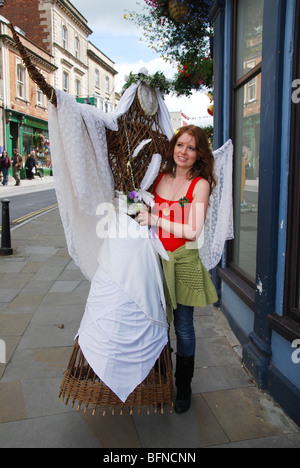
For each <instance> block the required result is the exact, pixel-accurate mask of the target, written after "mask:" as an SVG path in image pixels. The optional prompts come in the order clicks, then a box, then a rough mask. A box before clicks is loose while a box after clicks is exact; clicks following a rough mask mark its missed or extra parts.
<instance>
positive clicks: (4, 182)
mask: <svg viewBox="0 0 300 468" xmlns="http://www.w3.org/2000/svg"><path fill="white" fill-rule="evenodd" d="M7 173H8V169H2V174H3V182H2V184H3V185H7Z"/></svg>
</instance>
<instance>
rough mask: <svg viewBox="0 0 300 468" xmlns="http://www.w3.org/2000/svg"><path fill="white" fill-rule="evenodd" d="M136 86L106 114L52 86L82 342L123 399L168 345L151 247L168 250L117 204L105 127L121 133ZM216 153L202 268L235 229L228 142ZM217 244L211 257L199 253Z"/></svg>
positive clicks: (60, 193) (53, 130) (59, 189)
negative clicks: (81, 279)
mask: <svg viewBox="0 0 300 468" xmlns="http://www.w3.org/2000/svg"><path fill="white" fill-rule="evenodd" d="M138 85H139V84H133V85H131V87H130V88H129V89H128V90H127V91H126V92H125V93H124V95H123V97H122V99H121V101H120V103H119V105H118V107H117V109H116V111H115V112H113V113H110V114H105V113H103V112H102V111H100V110H99V109H97V108H95V107H93V106H89V105H85V104H78V103H77V102H76V101H75V99H74V98H73V97H72V96H70V95H68V94H67V93H64V92H62V91H60V90H56V95H57V108H56V107H54V106H53V105H51V104H49V133H50V144H51V157H52V164H53V175H54V181H55V189H56V194H57V200H58V205H59V210H60V215H61V219H62V223H63V227H64V232H65V236H66V241H67V246H68V250H69V254H70V256H71V257H72V258H73V260H74V262H75V263H76V265H77V266H78V267H79V268H80V270H81V271H82V273H83V274H84V275H85V276H86V278H87V279H88V280H89V281H91V288H90V293H89V296H88V299H87V303H86V307H85V313H84V316H83V319H82V322H81V324H80V328H79V331H78V337H79V338H78V339H79V345H80V348H81V350H82V352H83V354H84V356H85V358H86V360H87V361H88V363H89V365H90V366H91V367H92V369H93V370H94V372H95V373H96V374H97V375H98V377H99V378H100V379H101V380H102V381H103V382H104V383H105V384H106V385H107V386H108V387H109V388H110V389H111V390H112V391H113V392H114V393H115V394H116V395H117V396H118V397H119V398H120V400H122V401H123V402H125V401H126V399H127V397H128V396H129V395H130V393H131V392H132V391H133V390H134V389H135V388H136V386H137V385H139V384H140V383H141V382H142V381H143V380H144V378H145V377H146V376H147V375H148V373H149V372H150V370H151V368H152V367H153V365H154V364H155V362H156V360H157V359H158V357H159V356H160V354H161V351H162V349H163V348H164V346H165V345H166V344H167V341H168V324H167V319H166V304H165V299H164V294H163V278H162V270H161V265H160V262H159V256H158V253H157V252H159V253H160V254H161V255H164V254H165V252H162V251H161V248H162V246H161V245H158V243H157V239H156V240H154V239H153V238H152V236H151V230H149V229H148V228H147V227H145V226H144V227H141V226H139V225H138V224H137V223H136V222H135V221H134V220H132V219H131V218H130V217H129V216H127V214H126V213H124V211H123V210H122V209H119V208H118V207H116V204H115V202H114V197H115V194H114V182H113V176H112V172H111V169H110V165H109V162H108V151H107V142H106V132H105V129H106V128H110V129H111V130H114V131H117V130H118V123H117V119H118V118H119V117H120V116H121V115H123V114H125V113H126V112H127V111H128V109H129V107H130V106H131V104H132V102H133V99H134V97H135V94H136V91H137V87H138ZM157 97H158V101H159V109H158V117H159V124H160V127H161V129H162V131H163V132H164V133H165V134H166V136H167V137H168V138H169V139H171V138H172V136H173V133H174V132H173V129H172V126H171V121H170V117H169V112H168V110H167V108H166V105H165V103H164V101H163V99H162V96H161V94H160V93H159V92H158V91H157ZM217 156H218V157H217V158H216V161H219V164H217V167H218V172H219V177H217V179H218V180H219V181H220V183H221V184H222V185H220V187H222V188H221V191H220V193H218V195H217V197H216V198H215V199H213V200H212V202H213V203H211V206H210V211H211V213H212V216H211V218H210V215H209V216H208V219H212V221H209V223H208V227H207V233H208V235H205V236H204V237H205V239H204V246H203V248H202V255H203V258H204V259H205V261H204V265H205V266H206V267H207V269H210V267H211V265H213V266H215V264H216V262H217V259H218V258H219V259H220V257H221V255H222V251H223V247H224V242H225V240H226V239H227V238H230V236H231V234H232V205H231V208H230V199H231V192H230V190H231V185H230V183H229V179H230V178H231V175H230V177H228V176H229V172H230V170H231V169H230V168H231V166H230V165H231V164H232V161H231V158H232V143H231V142H230V141H229V142H227V144H226V145H224V147H223V149H220V152H219V154H218V155H217ZM224 164H225V166H226V168H224V167H223V165H224ZM217 176H218V174H217ZM223 176H224V177H223ZM228 190H229V192H230V193H229V195H228ZM224 191H226V197H225V198H224ZM222 200H223V201H224V203H225V204H228V203H229V208H228V206H227V205H226V210H227V211H226V213H225V215H224V216H225V221H224V222H221V223H220V218H217V217H216V215H215V213H216V212H217V208H218V206H219V205H220V203H221V201H222ZM225 200H226V201H225ZM221 216H222V214H221ZM220 226H222V234H220V233H219V234H218V235H217V240H214V239H216V238H215V236H214V229H216V228H218V229H219V227H220ZM213 240H214V241H213ZM212 241H213V242H212ZM222 242H223V244H222ZM214 245H215V246H216V253H215V254H213V255H212V254H211V253H210V254H209V255H207V254H205V252H207V249H210V248H211V247H212V246H214ZM199 253H201V249H200V250H199ZM201 258H202V257H201ZM217 263H218V262H217Z"/></svg>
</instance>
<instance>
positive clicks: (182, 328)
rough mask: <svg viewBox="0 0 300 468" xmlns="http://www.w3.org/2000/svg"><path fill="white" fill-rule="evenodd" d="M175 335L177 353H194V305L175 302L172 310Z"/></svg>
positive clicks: (191, 354) (183, 355) (180, 354)
mask: <svg viewBox="0 0 300 468" xmlns="http://www.w3.org/2000/svg"><path fill="white" fill-rule="evenodd" d="M173 315H174V327H175V333H176V337H177V354H178V355H179V356H182V357H190V356H194V355H195V350H196V337H195V329H194V307H191V306H185V305H181V304H177V309H175V310H174V311H173Z"/></svg>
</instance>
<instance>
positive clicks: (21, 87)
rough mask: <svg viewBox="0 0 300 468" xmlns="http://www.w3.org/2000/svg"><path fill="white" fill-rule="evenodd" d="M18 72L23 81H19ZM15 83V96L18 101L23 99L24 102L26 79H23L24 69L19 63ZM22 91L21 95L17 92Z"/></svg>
mask: <svg viewBox="0 0 300 468" xmlns="http://www.w3.org/2000/svg"><path fill="white" fill-rule="evenodd" d="M19 70H20V71H21V72H22V75H23V76H22V78H23V81H21V80H20V79H19ZM16 72H17V76H16V78H17V81H16V85H17V86H16V88H17V89H16V95H17V97H18V98H19V99H23V100H25V99H26V87H25V85H26V78H25V67H23V65H22V64H21V63H17V70H16ZM20 90H22V93H20V92H19V91H20Z"/></svg>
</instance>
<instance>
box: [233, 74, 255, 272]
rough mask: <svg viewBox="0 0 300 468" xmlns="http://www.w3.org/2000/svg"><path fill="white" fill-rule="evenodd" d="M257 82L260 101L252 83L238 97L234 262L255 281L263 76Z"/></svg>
mask: <svg viewBox="0 0 300 468" xmlns="http://www.w3.org/2000/svg"><path fill="white" fill-rule="evenodd" d="M255 80H256V83H255V88H256V89H255V93H256V95H257V98H258V99H255V100H254V99H251V100H250V101H249V83H251V82H249V83H247V84H246V85H245V86H243V87H242V88H241V89H240V90H239V91H238V93H237V100H236V142H235V171H234V173H235V220H234V221H235V233H236V237H235V242H234V258H233V260H234V262H235V263H236V264H237V265H238V266H239V267H240V268H241V269H242V270H244V271H245V272H246V273H247V274H249V275H250V276H251V277H252V278H254V277H255V270H256V238H257V204H258V187H259V177H258V173H259V141H260V89H261V75H259V76H257V77H256V78H255ZM251 81H253V80H251ZM251 86H253V83H251ZM252 91H253V90H252Z"/></svg>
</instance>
